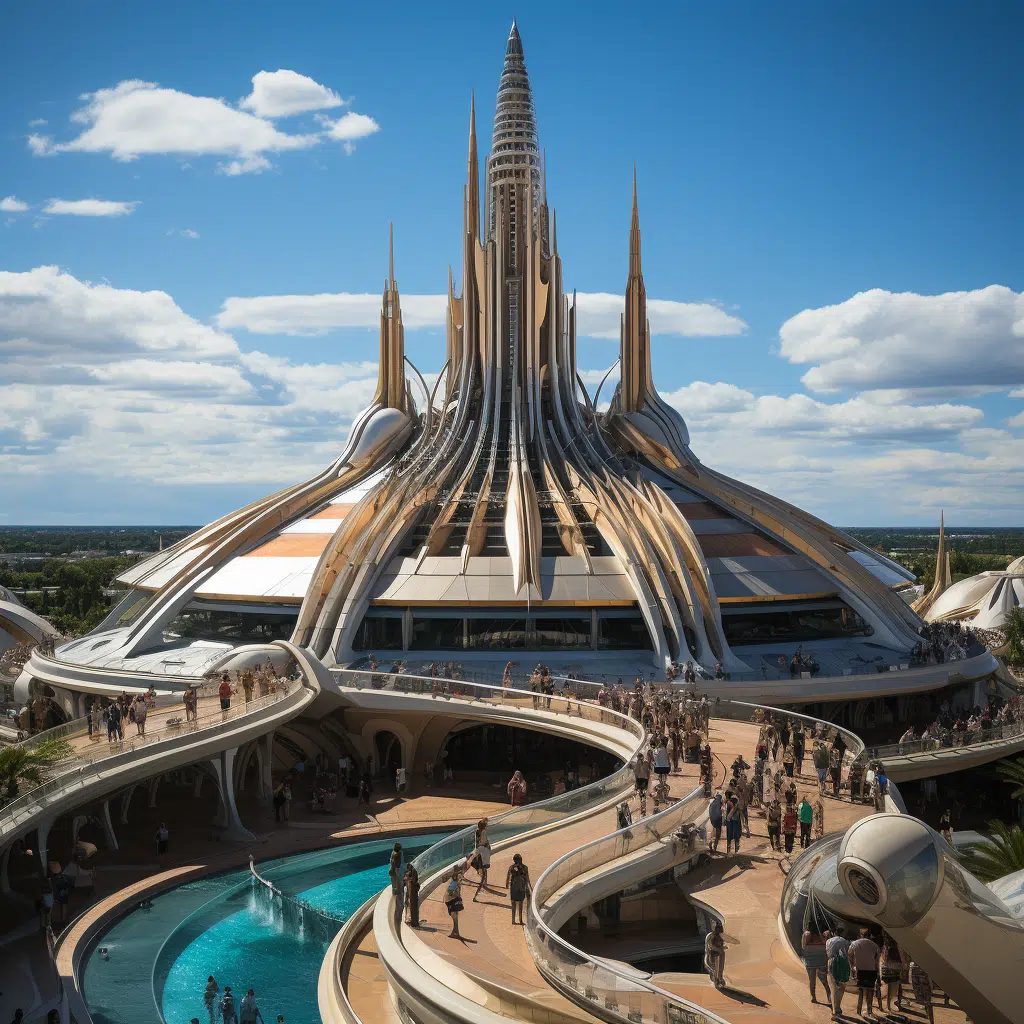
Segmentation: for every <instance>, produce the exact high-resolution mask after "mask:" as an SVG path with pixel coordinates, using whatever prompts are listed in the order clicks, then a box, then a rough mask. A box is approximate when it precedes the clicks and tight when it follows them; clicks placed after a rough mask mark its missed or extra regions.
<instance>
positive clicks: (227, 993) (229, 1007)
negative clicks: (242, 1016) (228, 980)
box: [220, 985, 238, 1024]
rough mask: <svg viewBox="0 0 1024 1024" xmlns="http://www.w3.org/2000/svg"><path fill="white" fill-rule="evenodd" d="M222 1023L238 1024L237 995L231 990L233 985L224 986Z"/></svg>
mask: <svg viewBox="0 0 1024 1024" xmlns="http://www.w3.org/2000/svg"><path fill="white" fill-rule="evenodd" d="M220 1019H221V1024H238V1014H237V1013H235V997H234V995H233V993H232V992H231V986H230V985H225V986H224V996H223V998H222V999H221V1001H220Z"/></svg>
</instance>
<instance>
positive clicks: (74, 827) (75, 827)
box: [71, 814, 89, 847]
mask: <svg viewBox="0 0 1024 1024" xmlns="http://www.w3.org/2000/svg"><path fill="white" fill-rule="evenodd" d="M88 821H89V819H88V818H87V817H86V816H85V815H84V814H76V815H75V816H74V817H73V818H72V819H71V845H72V847H73V846H74V845H75V843H77V842H78V833H79V832H80V831H81V830H82V826H83V825H85V824H86V823H87V822H88Z"/></svg>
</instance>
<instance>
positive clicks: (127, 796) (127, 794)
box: [121, 786, 135, 825]
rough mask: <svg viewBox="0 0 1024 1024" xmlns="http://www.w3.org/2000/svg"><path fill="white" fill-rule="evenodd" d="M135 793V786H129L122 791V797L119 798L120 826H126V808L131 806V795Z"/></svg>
mask: <svg viewBox="0 0 1024 1024" xmlns="http://www.w3.org/2000/svg"><path fill="white" fill-rule="evenodd" d="M134 792H135V786H129V787H128V788H127V789H126V790H125V791H124V796H122V797H121V824H122V825H127V824H128V808H129V807H130V806H131V802H132V793H134Z"/></svg>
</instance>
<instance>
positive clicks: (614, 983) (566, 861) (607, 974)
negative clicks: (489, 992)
mask: <svg viewBox="0 0 1024 1024" xmlns="http://www.w3.org/2000/svg"><path fill="white" fill-rule="evenodd" d="M769 716H777V717H780V718H782V719H783V720H785V719H788V720H790V721H802V722H805V723H809V724H811V725H812V726H813V727H814V730H813V731H814V732H815V733H818V734H819V735H820V738H822V739H824V740H826V741H828V740H834V739H835V738H836V736H837V734H838V735H841V736H842V739H843V743H844V744H845V746H846V752H845V755H844V762H843V764H844V770H848V768H849V765H850V764H852V763H853V761H855V760H856V758H857V757H859V755H860V754H862V753H863V751H864V744H863V743H862V742H861V740H860V739H859V737H857V736H856V735H855V734H854V733H852V732H850V731H849V730H847V729H842V728H840V727H837V726H834V725H831V724H829V723H827V722H822V721H820V720H819V719H815V718H812V717H810V716H808V715H799V714H795V713H793V712H791V711H789V710H787V709H783V708H771V707H766V706H764V705H758V704H750V703H747V702H744V701H728V700H716V701H715V702H714V704H713V707H712V718H727V719H731V720H737V721H745V722H751V723H752V724H755V725H759V724H762V723H763V722H765V721H766V720H767V718H768V717H769ZM716 776H717V771H716ZM715 781H716V783H717V782H718V779H717V777H716V780H715ZM707 813H708V800H707V796H706V794H705V791H704V789H703V787H699V788H697V789H695V790H694V791H693V792H692V793H690V794H689V795H688V796H687V797H685V798H683V799H682V800H680V801H679V802H678V803H675V804H672V805H670V806H669V807H668V808H667V809H666V810H664V811H662V812H661V813H660V814H656V815H654V816H652V817H650V818H644V819H642V820H641V821H639V822H637V823H635V824H633V825H630V826H629V827H628V828H625V829H620V830H619V831H617V832H614V833H612V834H611V835H609V836H605V837H603V838H602V839H598V840H595V841H594V842H592V843H588V844H587V845H586V846H582V847H579V848H578V849H576V850H572V851H571V852H569V853H567V854H565V855H564V856H563V857H561V858H559V859H558V860H556V861H555V862H554V863H553V864H552V865H551V866H550V867H548V869H547V870H546V871H544V872H543V874H542V875H541V876H540V878H538V880H537V883H536V885H535V887H534V890H533V894H532V896H531V898H530V901H529V905H528V911H527V913H528V919H527V927H526V938H527V943H528V945H529V947H530V951H531V954H532V955H533V957H534V960H535V962H536V963H537V966H538V967H539V968H540V970H541V971H542V973H544V974H545V975H546V976H547V978H548V979H549V980H550V981H551V982H552V983H553V984H555V985H556V986H557V987H559V988H561V989H562V990H563V991H566V992H567V994H570V995H571V996H572V997H573V998H574V999H575V1001H576V1002H578V1003H580V1004H581V1005H583V1006H584V1007H587V1008H591V1007H592V1008H593V1009H592V1012H593V1013H594V1014H595V1016H598V1017H606V1016H607V1014H608V1013H614V1014H616V1015H617V1016H619V1017H624V1018H625V1019H627V1020H629V1021H636V1022H644V1021H650V1022H655V1021H657V1022H675V1021H679V1022H687V1024H725V1022H724V1021H723V1020H722V1018H721V1017H719V1016H718V1015H717V1014H715V1013H712V1012H711V1011H710V1010H707V1009H705V1008H703V1007H701V1006H697V1005H695V1004H693V1003H690V1002H688V1001H687V1000H685V999H681V998H680V997H679V996H676V995H673V994H672V993H671V992H667V991H665V990H664V989H661V988H658V986H656V985H654V984H652V983H650V982H648V981H645V980H643V979H641V978H637V977H635V975H634V974H633V973H630V972H628V971H627V970H625V969H619V968H617V967H616V966H615V964H614V962H612V961H608V960H603V959H599V958H595V957H591V956H588V955H587V954H586V953H584V952H582V951H581V950H579V949H577V948H576V947H575V946H573V945H572V944H571V943H569V942H568V941H566V940H565V939H563V938H562V937H561V936H559V935H558V933H557V932H556V931H555V930H554V929H553V928H552V927H550V926H549V925H548V923H547V918H548V917H549V916H550V915H551V911H552V909H553V906H554V905H553V904H551V903H550V902H549V901H550V900H551V898H552V897H553V896H555V895H556V894H557V893H558V892H559V891H560V890H561V889H563V888H564V887H565V886H566V885H567V884H568V883H569V882H571V881H573V880H574V879H575V880H578V879H579V878H581V877H582V876H584V875H586V874H587V873H588V872H592V871H596V870H597V869H599V868H601V867H605V866H608V865H610V864H612V863H613V862H616V861H622V860H623V859H625V858H628V857H630V856H631V855H634V854H637V853H638V852H639V851H640V850H642V849H644V848H646V847H651V846H654V845H655V844H663V843H665V842H667V841H669V840H671V841H672V842H673V843H675V844H677V846H676V852H677V853H678V854H679V855H680V856H681V857H690V856H693V855H694V854H697V853H699V852H701V850H702V849H706V841H707V832H706V825H707Z"/></svg>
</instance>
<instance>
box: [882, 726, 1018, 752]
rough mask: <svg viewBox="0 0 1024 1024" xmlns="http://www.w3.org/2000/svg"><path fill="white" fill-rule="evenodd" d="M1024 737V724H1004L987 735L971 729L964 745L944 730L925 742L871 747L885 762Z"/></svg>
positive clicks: (979, 730) (948, 731) (908, 741)
mask: <svg viewBox="0 0 1024 1024" xmlns="http://www.w3.org/2000/svg"><path fill="white" fill-rule="evenodd" d="M1022 735H1024V722H1014V723H1013V725H1006V724H1005V723H1003V722H999V723H996V724H993V726H992V728H991V729H989V730H988V734H987V735H986V734H985V731H984V730H983V729H981V728H980V727H979V728H976V729H971V730H969V731H968V732H967V733H966V734H965V739H964V742H963V743H960V742H958V739H957V735H956V733H955V732H953V731H952V730H951V729H943V730H942V732H941V734H940V735H939V736H928V737H926V738H925V739H923V740H903V741H901V742H899V743H887V744H884V745H882V746H879V747H871V756H872V757H873V758H875V757H877V758H879V759H882V760H885V759H886V758H890V757H906V756H908V755H911V754H930V753H935V752H936V751H939V750H967V749H968V748H970V747H978V746H982V745H984V744H986V743H999V742H1001V741H1003V740H1011V739H1014V738H1015V737H1017V736H1022Z"/></svg>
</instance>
